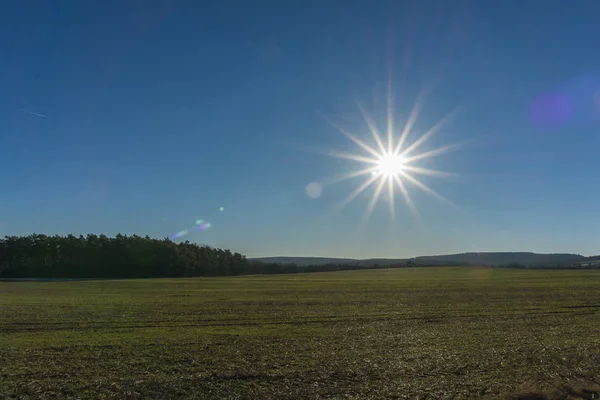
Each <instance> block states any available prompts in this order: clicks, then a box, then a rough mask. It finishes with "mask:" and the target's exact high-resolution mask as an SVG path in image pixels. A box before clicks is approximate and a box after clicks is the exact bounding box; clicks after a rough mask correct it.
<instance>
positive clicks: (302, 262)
mask: <svg viewBox="0 0 600 400" xmlns="http://www.w3.org/2000/svg"><path fill="white" fill-rule="evenodd" d="M249 260H250V261H259V262H265V263H277V264H296V265H297V266H299V267H306V266H307V265H326V264H351V265H353V264H359V261H360V260H355V259H352V258H330V257H260V258H250V259H249Z"/></svg>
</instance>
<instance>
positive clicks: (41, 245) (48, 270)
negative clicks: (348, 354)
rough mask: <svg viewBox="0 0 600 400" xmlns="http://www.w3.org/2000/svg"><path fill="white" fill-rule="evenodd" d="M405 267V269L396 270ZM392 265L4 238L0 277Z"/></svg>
mask: <svg viewBox="0 0 600 400" xmlns="http://www.w3.org/2000/svg"><path fill="white" fill-rule="evenodd" d="M398 266H405V265H398ZM390 267H393V266H381V267H378V266H372V267H365V266H359V265H342V264H328V265H308V266H303V267H298V266H296V265H295V264H280V263H264V262H249V261H248V260H247V259H246V257H245V256H244V255H242V254H239V253H232V252H231V251H229V250H222V249H215V248H212V247H208V246H200V245H197V244H195V243H190V242H187V241H186V242H182V243H175V242H173V241H171V240H169V239H152V238H150V237H147V236H146V237H140V236H136V235H133V236H126V235H117V236H116V237H114V238H111V237H107V236H105V235H92V234H89V235H87V236H74V235H68V236H47V235H41V234H33V235H29V236H7V237H5V238H4V239H0V278H156V277H191V276H230V275H253V274H286V273H299V272H325V271H341V270H353V269H365V268H390Z"/></svg>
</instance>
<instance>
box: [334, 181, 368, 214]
mask: <svg viewBox="0 0 600 400" xmlns="http://www.w3.org/2000/svg"><path fill="white" fill-rule="evenodd" d="M378 178H379V176H378V175H373V176H371V177H370V178H369V179H367V180H366V181H364V182H363V184H362V185H360V186H359V187H357V188H356V189H354V191H353V192H352V193H350V194H349V195H348V197H346V198H345V199H344V200H342V201H341V202H340V203H339V205H338V206H337V207H335V210H334V212H340V211H342V210H343V209H344V207H346V204H348V203H350V202H351V201H352V200H354V199H355V198H356V196H358V195H359V194H361V193H362V192H363V191H364V190H365V189H367V188H368V187H369V186H371V185H372V184H373V182H375V181H376V180H377V179H378Z"/></svg>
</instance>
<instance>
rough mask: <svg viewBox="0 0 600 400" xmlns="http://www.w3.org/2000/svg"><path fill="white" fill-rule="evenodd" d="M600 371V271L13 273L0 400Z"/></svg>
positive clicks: (577, 387)
mask: <svg viewBox="0 0 600 400" xmlns="http://www.w3.org/2000/svg"><path fill="white" fill-rule="evenodd" d="M598 381H600V271H572V270H571V271H569V270H553V271H547V270H510V269H492V268H460V267H439V268H438V267H436V268H405V269H390V270H387V269H381V270H374V271H369V270H362V271H346V272H332V273H315V274H291V275H269V276H260V275H257V276H238V277H214V278H187V279H186V278H184V279H145V280H144V279H140V280H96V281H93V280H91V281H66V282H37V281H33V282H32V281H30V282H14V281H10V282H0V399H50V398H55V399H68V398H80V399H128V398H129V399H137V398H139V399H163V398H201V399H299V398H300V399H304V398H308V399H385V398H390V399H398V398H410V399H414V398H424V399H425V398H431V399H441V398H490V399H491V398H510V397H509V396H516V395H517V394H524V393H530V392H540V393H546V394H547V396H548V397H549V398H552V396H559V395H567V394H568V393H570V396H571V398H592V396H593V394H591V391H593V390H596V387H597V383H598ZM586 390H587V391H586ZM556 398H561V397H556Z"/></svg>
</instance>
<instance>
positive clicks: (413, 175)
mask: <svg viewBox="0 0 600 400" xmlns="http://www.w3.org/2000/svg"><path fill="white" fill-rule="evenodd" d="M425 97H426V92H423V93H422V94H421V96H419V99H418V100H417V102H416V104H415V106H414V107H413V109H412V111H411V113H410V115H409V117H408V119H407V120H406V121H405V123H404V125H403V127H402V129H401V130H397V129H396V127H395V123H394V118H393V113H392V109H393V106H392V99H391V93H390V91H389V90H388V110H387V127H386V133H385V135H382V133H381V132H380V131H379V129H378V127H377V126H376V124H375V122H374V120H373V118H372V117H371V116H370V115H369V113H367V111H366V110H365V109H364V108H363V107H361V106H360V105H359V109H360V111H361V113H362V115H363V117H364V119H365V122H366V123H367V126H368V128H369V131H370V134H371V136H372V138H373V140H374V144H375V145H374V146H372V145H369V144H368V143H367V142H366V141H365V140H363V139H361V138H360V137H358V136H357V135H354V134H352V133H350V132H348V131H346V130H344V129H342V128H341V127H339V126H338V125H336V124H334V123H332V122H331V121H329V122H330V123H331V124H332V125H333V126H334V127H335V128H336V129H337V130H339V131H340V132H341V133H342V134H344V135H345V136H346V137H347V138H348V139H349V140H351V141H352V142H353V143H354V144H356V145H357V146H358V147H359V148H360V150H362V152H361V153H357V154H354V153H344V152H339V151H331V152H328V153H327V154H329V155H330V156H333V157H338V158H343V159H347V160H351V161H355V162H357V163H360V164H362V166H363V168H362V169H359V170H357V171H355V172H352V173H349V174H347V175H344V176H341V177H339V178H337V179H334V180H333V181H330V182H329V183H333V182H339V181H343V180H346V179H351V178H356V177H360V176H366V179H365V180H364V181H363V182H362V183H361V184H360V185H359V186H358V187H357V188H356V189H355V190H354V191H353V192H352V193H350V194H349V195H348V197H346V198H345V199H344V200H343V201H342V202H341V203H340V204H339V209H340V210H341V209H342V208H343V207H344V206H345V205H346V204H348V203H349V202H350V201H352V200H353V199H355V198H356V197H357V196H358V195H359V194H360V193H362V192H363V191H365V190H367V189H369V188H373V189H372V190H373V193H372V195H371V198H370V200H369V202H368V204H367V208H366V210H365V213H364V215H363V220H362V222H363V223H366V222H367V221H368V220H369V217H370V215H371V213H372V212H373V209H374V208H375V205H376V204H377V202H378V200H379V199H380V197H381V196H382V194H384V193H385V192H387V198H388V201H389V210H390V214H391V216H392V218H395V199H394V197H395V194H396V193H397V192H399V193H400V194H401V195H402V198H403V199H404V202H405V204H406V205H407V206H408V207H409V208H410V210H411V212H412V213H413V214H414V215H415V217H417V218H418V217H419V213H418V210H417V207H416V205H415V203H414V202H413V200H412V198H411V195H410V193H409V189H410V188H418V189H419V190H422V191H424V192H425V193H427V194H428V195H430V196H433V197H435V198H437V199H438V200H441V201H443V202H444V203H447V204H449V205H452V206H454V204H453V203H452V202H450V201H449V200H447V199H446V198H444V197H443V196H441V195H440V194H439V193H437V192H436V191H435V190H434V189H432V188H431V187H429V186H428V185H426V184H425V183H424V182H422V181H421V179H420V176H430V177H437V178H448V177H451V176H455V174H452V173H448V172H444V171H438V170H433V169H429V168H425V167H422V166H419V165H418V164H419V162H420V161H423V160H425V159H428V158H431V157H435V156H439V155H441V154H444V153H447V152H449V151H453V150H456V149H458V147H459V145H457V144H451V145H445V146H441V147H438V148H435V149H433V150H427V151H419V150H420V149H421V146H422V145H423V144H424V143H425V142H426V141H427V140H429V139H430V138H431V137H432V136H433V135H435V134H436V133H438V132H439V131H440V130H441V129H442V128H443V127H444V125H445V124H446V123H447V122H449V120H450V119H451V118H453V117H454V116H455V115H456V111H455V112H452V113H450V114H449V115H447V116H446V117H444V118H443V119H442V120H441V121H439V122H438V123H437V124H435V125H434V126H433V127H432V128H430V129H429V130H428V131H426V132H425V133H423V134H421V135H419V136H416V137H412V138H411V136H415V135H414V132H412V128H413V126H414V124H415V122H416V119H417V118H418V115H419V113H420V110H421V108H422V106H423V104H424V102H425ZM384 141H385V142H384ZM454 207H456V206H454Z"/></svg>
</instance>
